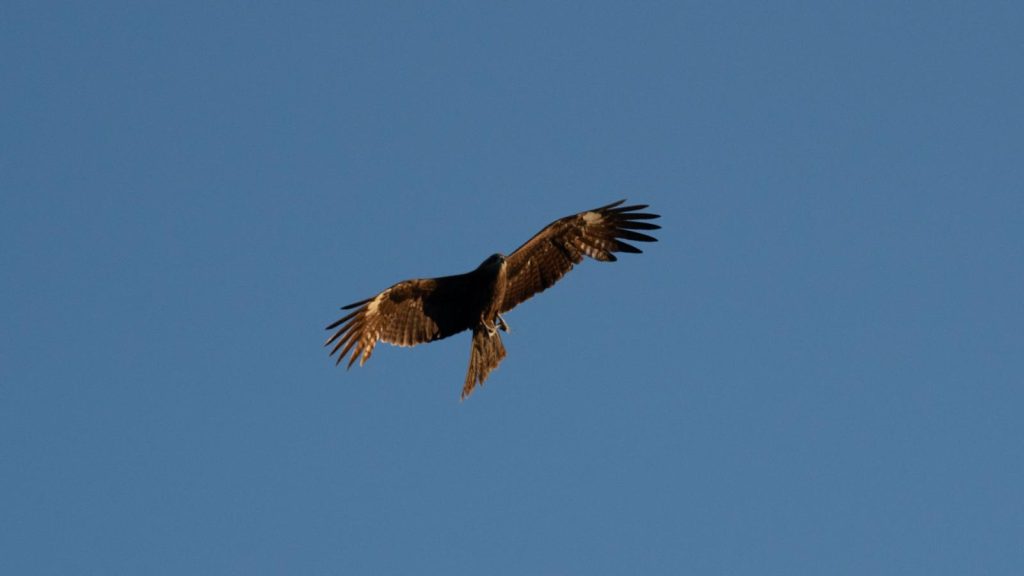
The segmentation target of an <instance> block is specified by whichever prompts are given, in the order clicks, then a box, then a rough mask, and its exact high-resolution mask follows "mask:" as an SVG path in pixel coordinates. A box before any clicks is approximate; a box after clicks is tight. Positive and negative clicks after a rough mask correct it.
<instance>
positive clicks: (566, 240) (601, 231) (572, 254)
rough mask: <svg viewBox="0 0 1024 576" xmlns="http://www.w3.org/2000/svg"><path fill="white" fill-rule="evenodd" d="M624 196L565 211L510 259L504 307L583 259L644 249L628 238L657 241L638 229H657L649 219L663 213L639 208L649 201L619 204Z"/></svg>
mask: <svg viewBox="0 0 1024 576" xmlns="http://www.w3.org/2000/svg"><path fill="white" fill-rule="evenodd" d="M623 202H625V200H619V201H618V202H614V203H612V204H608V205H607V206H602V207H600V208H595V209H593V210H588V211H586V212H580V213H579V214H575V215H573V216H566V217H565V218H561V219H558V220H555V221H554V222H552V223H551V224H548V225H547V226H546V227H545V228H544V229H543V230H541V231H540V232H538V233H537V234H536V235H535V236H534V237H533V238H530V240H529V241H527V242H526V243H525V244H523V245H522V246H520V247H519V248H517V249H516V251H515V252H513V253H512V254H510V255H509V256H508V257H507V258H506V259H505V263H506V266H507V267H506V271H507V279H508V281H507V285H506V288H505V299H504V301H503V304H502V307H501V311H502V312H507V311H509V310H511V309H513V308H515V307H516V306H517V305H519V304H520V303H521V302H524V301H526V300H528V299H529V298H530V297H532V296H533V295H534V294H536V293H538V292H540V291H542V290H546V289H548V288H550V287H551V286H552V285H554V283H555V282H558V280H560V279H561V278H562V276H565V274H566V273H567V272H568V271H569V270H572V267H573V266H575V265H576V264H579V263H580V262H582V261H583V256H584V255H586V256H590V257H591V258H593V259H594V260H601V261H603V262H614V261H615V260H616V257H615V254H614V252H630V253H634V254H639V253H640V252H641V250H640V249H639V248H637V247H636V246H633V245H630V244H627V243H626V242H624V241H623V240H632V241H636V242H657V238H654V237H651V236H648V235H646V234H643V233H640V232H636V230H657V229H659V228H661V226H658V225H657V224H651V223H650V222H644V220H653V219H655V218H660V216H659V215H658V214H646V213H643V212H638V210H643V209H644V208H647V205H646V204H638V205H635V206H620V205H621V204H622V203H623Z"/></svg>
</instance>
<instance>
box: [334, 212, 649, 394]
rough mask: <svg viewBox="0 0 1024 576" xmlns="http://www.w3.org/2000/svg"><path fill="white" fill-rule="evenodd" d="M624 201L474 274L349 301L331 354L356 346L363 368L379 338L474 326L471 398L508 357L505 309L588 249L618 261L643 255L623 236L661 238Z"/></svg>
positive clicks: (403, 339) (412, 337) (411, 283)
mask: <svg viewBox="0 0 1024 576" xmlns="http://www.w3.org/2000/svg"><path fill="white" fill-rule="evenodd" d="M623 202H625V200H619V201H618V202H614V203H612V204H608V205H607V206H602V207H600V208H595V209H593V210H587V211H586V212H580V213H579V214H574V215H572V216H566V217H565V218H560V219H558V220H555V221H554V222H552V223H551V224H548V225H547V226H546V227H545V228H544V229H543V230H541V231H540V232H538V233H537V234H536V235H535V236H534V237H533V238H530V240H529V241H527V242H526V243H525V244H523V245H522V246H520V247H519V248H518V249H516V251H515V252H513V253H512V254H509V255H508V256H504V255H502V254H494V255H492V256H490V257H489V258H487V259H486V260H484V261H483V263H482V264H480V266H478V267H477V268H476V270H473V271H472V272H467V273H465V274H459V275H456V276H443V277H441V278H421V279H416V280H406V281H404V282H399V283H398V284H395V285H394V286H392V287H390V288H388V289H387V290H384V291H383V292H381V293H380V294H377V295H376V296H374V297H372V298H367V299H366V300H360V301H359V302H355V303H353V304H349V305H348V306H345V307H343V308H342V310H352V309H353V308H354V309H355V310H354V311H353V312H352V313H350V314H349V315H347V316H345V317H344V318H341V319H340V320H338V321H336V322H333V323H332V324H331V325H329V326H328V327H327V329H328V330H334V329H335V328H337V331H336V332H335V333H334V334H333V335H332V336H331V337H330V338H328V340H327V342H326V343H325V344H324V345H325V346H330V345H331V344H334V347H333V348H332V349H331V354H332V355H333V354H335V353H338V358H337V361H336V364H340V363H341V361H342V359H343V358H344V357H345V355H346V354H348V353H349V351H351V356H350V357H349V361H348V367H349V368H351V367H352V364H353V363H354V362H355V361H356V358H358V359H359V365H360V366H362V365H363V363H365V362H366V361H367V360H369V358H370V355H371V354H373V347H374V346H375V345H376V344H377V341H378V340H383V341H384V342H388V343H390V344H395V345H398V346H415V345H416V344H420V343H423V342H433V341H434V340H440V339H441V338H447V337H449V336H451V335H453V334H458V333H459V332H462V331H463V330H469V329H472V330H473V347H472V351H471V353H470V357H469V371H468V372H467V373H466V382H465V384H464V385H463V386H462V398H466V397H467V396H469V394H470V393H471V392H472V391H473V387H474V386H476V385H477V384H481V385H482V384H483V383H484V380H486V379H487V375H488V374H490V372H491V371H492V370H494V369H495V368H497V367H498V364H499V363H500V362H501V360H502V358H504V357H505V346H504V345H503V344H502V342H501V336H500V335H499V334H498V329H499V328H500V329H501V330H504V331H505V332H508V324H507V323H506V322H505V319H504V318H502V317H501V314H502V313H503V312H508V311H509V310H511V309H513V308H515V307H516V306H517V305H519V304H520V303H521V302H524V301H526V300H528V299H529V298H530V297H531V296H533V295H534V294H536V293H538V292H540V291H542V290H545V289H547V288H550V287H551V286H552V285H553V284H554V283H555V282H557V281H558V280H559V279H561V278H562V276H565V273H566V272H568V271H569V270H572V267H573V266H574V265H576V264H579V263H580V262H582V261H583V256H584V255H586V256H590V257H591V258H593V259H594V260H600V261H602V262H614V261H615V260H616V258H615V254H613V253H614V252H630V253H634V254H639V253H640V249H639V248H636V247H635V246H632V245H630V244H627V243H625V242H623V239H624V240H632V241H636V242H657V239H656V238H653V237H651V236H648V235H646V234H642V233H640V232H636V231H635V230H657V229H658V228H661V227H660V226H658V225H657V224H651V223H649V222H644V220H653V219H655V218H659V217H660V216H659V215H657V214H646V213H643V212H638V210H643V209H644V208H647V205H645V204H642V205H635V206H620V205H621V204H622V203H623Z"/></svg>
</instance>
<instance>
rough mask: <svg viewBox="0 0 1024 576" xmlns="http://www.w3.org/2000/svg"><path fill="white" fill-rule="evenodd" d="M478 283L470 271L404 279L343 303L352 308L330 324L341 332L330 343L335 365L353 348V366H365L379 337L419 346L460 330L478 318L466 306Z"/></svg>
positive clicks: (388, 340) (351, 361)
mask: <svg viewBox="0 0 1024 576" xmlns="http://www.w3.org/2000/svg"><path fill="white" fill-rule="evenodd" d="M472 282H473V277H472V276H471V275H470V274H461V275H458V276H445V277H443V278H425V279H417V280H406V281H404V282H399V283H398V284H395V285H394V286H392V287H390V288H388V289H387V290H384V291H383V292H381V293H380V294H377V295H376V296H374V297H373V298H368V299H366V300H362V301H359V302H355V303H353V304H349V305H348V306H344V307H342V310H352V312H351V313H349V314H348V315H347V316H345V317H343V318H341V319H339V320H338V321H336V322H333V323H332V324H330V325H329V326H327V330H334V329H337V331H336V332H335V333H334V334H333V335H332V336H331V337H330V338H328V339H327V342H325V343H324V346H330V345H332V344H333V345H334V348H332V349H331V355H334V354H335V353H337V354H338V359H337V360H336V361H335V364H340V363H341V361H342V359H343V358H344V357H345V355H346V354H348V353H349V351H350V350H351V352H352V354H351V357H350V358H349V361H348V367H349V368H351V367H352V364H353V363H355V361H356V358H359V365H360V366H362V365H363V364H364V363H366V361H367V360H369V359H370V355H371V354H373V347H374V346H375V345H376V344H377V341H378V340H383V341H384V342H388V343H389V344H395V345H397V346H415V345H416V344H421V343H423V342H431V341H434V340H440V339H441V338H447V337H448V336H451V335H452V334H457V333H459V332H461V331H463V330H465V329H467V328H469V327H470V322H471V321H472V314H467V313H466V310H465V308H464V307H463V306H460V304H462V303H465V302H466V300H467V298H468V296H469V294H471V293H472V290H473V286H472ZM339 351H340V352H339Z"/></svg>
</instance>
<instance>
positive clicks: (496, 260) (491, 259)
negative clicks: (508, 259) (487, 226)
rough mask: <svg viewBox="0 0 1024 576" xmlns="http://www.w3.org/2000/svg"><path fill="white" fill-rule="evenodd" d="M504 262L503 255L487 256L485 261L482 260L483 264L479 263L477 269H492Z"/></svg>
mask: <svg viewBox="0 0 1024 576" xmlns="http://www.w3.org/2000/svg"><path fill="white" fill-rule="evenodd" d="M504 262H505V255H504V254H502V253H500V252H498V253H495V254H491V255H490V256H488V257H487V260H484V261H483V262H481V263H480V266H479V268H494V267H496V266H501V265H502V264H503V263H504Z"/></svg>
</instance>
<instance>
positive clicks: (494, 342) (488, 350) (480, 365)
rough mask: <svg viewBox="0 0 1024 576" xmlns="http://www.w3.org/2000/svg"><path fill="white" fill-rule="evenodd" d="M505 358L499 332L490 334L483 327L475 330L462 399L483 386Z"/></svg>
mask: <svg viewBox="0 0 1024 576" xmlns="http://www.w3.org/2000/svg"><path fill="white" fill-rule="evenodd" d="M504 357H505V345H504V344H503V343H502V341H501V336H499V335H498V332H497V330H495V331H494V332H488V331H487V329H486V328H484V327H483V326H477V327H476V328H475V329H474V330H473V349H472V351H471V352H470V355H469V371H467V372H466V383H465V384H464V385H463V386H462V399H463V400H465V399H466V398H468V397H469V395H470V394H472V393H473V388H474V387H476V385H477V384H479V385H481V386H482V385H483V383H484V380H487V375H488V374H490V373H491V371H492V370H494V369H495V368H497V367H498V364H501V360H502V359H503V358H504Z"/></svg>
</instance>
